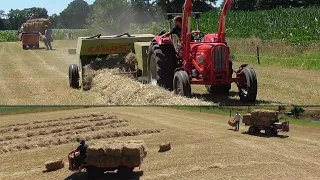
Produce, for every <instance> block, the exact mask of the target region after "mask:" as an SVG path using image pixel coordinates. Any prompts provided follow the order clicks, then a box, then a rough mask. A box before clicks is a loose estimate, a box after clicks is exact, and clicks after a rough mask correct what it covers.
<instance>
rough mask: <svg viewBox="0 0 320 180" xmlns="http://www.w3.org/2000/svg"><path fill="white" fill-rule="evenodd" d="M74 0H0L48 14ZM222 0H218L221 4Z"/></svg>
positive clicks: (3, 5) (6, 4)
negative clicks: (41, 10) (40, 9)
mask: <svg viewBox="0 0 320 180" xmlns="http://www.w3.org/2000/svg"><path fill="white" fill-rule="evenodd" d="M72 1H73V0H0V4H1V6H0V10H4V11H5V13H8V12H9V11H10V9H24V8H30V7H41V8H46V9H47V10H48V14H49V15H52V14H54V13H56V14H59V13H60V12H61V11H63V10H64V9H65V8H66V7H67V6H68V4H69V3H70V2H72ZM85 1H87V2H88V4H92V3H93V2H94V1H95V0H85ZM221 2H222V0H218V2H217V4H218V5H219V4H220V3H221Z"/></svg>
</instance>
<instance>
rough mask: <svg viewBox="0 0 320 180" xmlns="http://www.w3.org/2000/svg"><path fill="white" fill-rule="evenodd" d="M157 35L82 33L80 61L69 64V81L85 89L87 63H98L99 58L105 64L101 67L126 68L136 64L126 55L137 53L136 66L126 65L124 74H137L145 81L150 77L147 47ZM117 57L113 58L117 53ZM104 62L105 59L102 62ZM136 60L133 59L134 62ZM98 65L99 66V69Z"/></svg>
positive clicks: (77, 53) (79, 40) (72, 85)
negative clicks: (84, 80)
mask: <svg viewBox="0 0 320 180" xmlns="http://www.w3.org/2000/svg"><path fill="white" fill-rule="evenodd" d="M153 38H154V35H152V34H132V35H130V34H128V33H124V34H121V35H114V36H101V35H96V36H92V37H79V38H78V44H77V49H76V55H77V57H78V58H79V61H78V63H77V64H71V65H70V66H69V85H70V87H71V88H74V89H83V90H84V88H83V87H84V86H83V79H84V75H85V70H86V67H87V66H91V68H92V69H94V67H93V66H92V64H94V63H95V62H98V61H97V60H99V62H100V63H99V64H103V66H100V67H98V68H97V69H104V68H108V69H115V68H119V69H121V68H122V69H123V68H124V67H128V66H132V64H129V65H128V64H126V63H127V62H126V56H127V55H128V54H132V53H134V55H135V60H136V61H135V62H136V63H135V65H134V67H133V68H132V67H131V68H129V71H128V68H126V70H125V71H127V72H125V71H123V72H122V73H123V74H126V73H127V74H131V75H134V77H136V78H137V79H138V80H140V81H145V80H146V79H147V76H148V73H147V59H148V57H147V50H148V49H149V46H150V43H151V41H152V39H153ZM114 55H116V57H117V58H110V57H115V56H114ZM101 62H102V63H101ZM131 63H132V62H131ZM97 69H95V70H97Z"/></svg>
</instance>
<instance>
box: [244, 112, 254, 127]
mask: <svg viewBox="0 0 320 180" xmlns="http://www.w3.org/2000/svg"><path fill="white" fill-rule="evenodd" d="M251 119H252V117H251V114H250V113H248V114H245V115H243V118H242V122H243V123H245V124H251Z"/></svg>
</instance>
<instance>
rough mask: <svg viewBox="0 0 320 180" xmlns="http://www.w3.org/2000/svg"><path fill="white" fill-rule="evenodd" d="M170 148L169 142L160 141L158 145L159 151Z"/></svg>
mask: <svg viewBox="0 0 320 180" xmlns="http://www.w3.org/2000/svg"><path fill="white" fill-rule="evenodd" d="M169 150H171V143H170V142H169V143H162V144H160V145H159V152H166V151H169Z"/></svg>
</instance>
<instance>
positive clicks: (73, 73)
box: [69, 64, 79, 89]
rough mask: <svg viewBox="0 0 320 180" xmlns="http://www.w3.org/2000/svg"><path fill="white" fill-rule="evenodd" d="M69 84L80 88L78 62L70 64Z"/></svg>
mask: <svg viewBox="0 0 320 180" xmlns="http://www.w3.org/2000/svg"><path fill="white" fill-rule="evenodd" d="M69 86H70V87H71V88H73V89H79V69H78V66H77V65H76V64H71V65H70V66H69Z"/></svg>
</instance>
